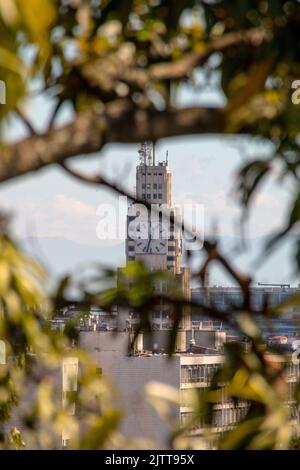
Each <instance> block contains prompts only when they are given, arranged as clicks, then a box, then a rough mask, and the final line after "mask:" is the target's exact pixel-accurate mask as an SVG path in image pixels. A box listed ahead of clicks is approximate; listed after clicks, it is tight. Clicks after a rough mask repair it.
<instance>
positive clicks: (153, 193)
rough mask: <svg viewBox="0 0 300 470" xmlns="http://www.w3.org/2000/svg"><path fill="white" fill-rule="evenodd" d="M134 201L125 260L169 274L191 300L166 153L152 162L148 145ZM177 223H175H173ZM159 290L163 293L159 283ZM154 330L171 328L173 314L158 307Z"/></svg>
mask: <svg viewBox="0 0 300 470" xmlns="http://www.w3.org/2000/svg"><path fill="white" fill-rule="evenodd" d="M136 198H137V200H138V201H139V203H133V204H132V205H131V206H130V207H129V208H128V216H127V234H128V236H127V239H126V261H127V263H129V262H131V261H141V262H142V263H143V264H144V265H145V266H146V267H147V269H149V270H153V271H160V270H162V271H169V272H171V273H173V274H174V275H175V277H176V278H177V279H178V284H179V285H180V289H181V290H182V292H183V293H184V295H185V297H186V298H187V299H189V298H190V271H189V269H187V268H183V267H182V238H181V230H180V228H181V227H180V220H181V219H180V211H179V209H178V208H177V207H173V206H172V173H171V170H170V168H169V166H168V154H167V155H166V159H165V160H163V161H158V162H156V161H155V149H154V146H153V145H152V144H151V143H148V142H146V143H143V144H142V145H141V147H140V150H139V163H138V165H137V167H136ZM176 221H177V223H176ZM159 284H160V285H159V286H157V289H158V291H160V292H165V290H166V288H167V287H166V286H165V285H164V283H163V282H162V281H161V282H160V283H159ZM152 320H153V325H154V326H155V328H156V329H168V328H170V327H171V325H172V313H171V312H170V311H169V309H168V306H167V305H161V306H160V308H159V309H156V310H155V311H154V312H153V315H152ZM181 323H182V324H181V327H182V329H189V328H190V325H191V321H190V315H189V313H188V311H187V309H184V312H183V320H182V322H181Z"/></svg>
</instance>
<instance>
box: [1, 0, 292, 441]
mask: <svg viewBox="0 0 300 470" xmlns="http://www.w3.org/2000/svg"><path fill="white" fill-rule="evenodd" d="M299 25H300V4H299V2H298V1H281V0H270V1H266V0H265V1H262V0H259V1H251V2H250V1H245V0H244V1H242V2H241V1H238V0H234V1H232V0H231V1H218V0H217V1H215V2H206V1H203V2H199V1H196V0H185V1H178V0H176V1H175V0H168V1H166V0H148V1H145V0H122V2H117V1H115V0H90V1H88V0H26V1H25V0H0V35H1V36H0V37H1V45H0V79H1V80H3V81H4V82H5V83H9V87H8V88H7V97H6V101H7V102H6V105H1V106H0V119H1V123H4V122H5V121H7V120H8V119H9V118H10V116H11V115H12V113H17V114H18V115H19V117H21V119H23V120H25V122H26V118H25V117H24V109H26V103H28V100H29V99H30V97H31V96H32V94H33V93H38V94H39V93H40V94H43V93H47V94H48V95H50V96H51V97H53V98H55V100H56V106H55V113H54V114H53V116H52V119H51V121H52V124H53V122H54V120H55V117H56V113H57V112H58V111H59V109H60V107H61V106H62V105H63V104H64V103H66V102H67V103H71V104H72V107H73V112H74V113H78V112H80V111H81V110H86V109H103V108H104V107H105V106H107V105H108V104H109V103H111V102H114V101H116V100H119V99H123V98H126V99H128V100H129V101H130V103H131V104H132V105H133V106H134V107H135V109H142V110H144V111H146V112H149V111H151V112H156V113H157V114H156V116H158V115H159V112H160V111H163V110H166V109H173V108H174V107H175V106H176V105H178V101H177V98H178V91H180V90H181V87H182V85H184V84H188V85H189V86H190V87H192V88H193V89H194V92H195V93H196V94H197V93H198V89H199V86H198V82H197V75H198V72H199V71H202V72H204V73H205V74H206V76H208V77H209V76H211V75H214V74H215V76H218V77H220V86H221V88H222V92H223V94H224V98H225V105H224V113H225V128H224V132H226V133H233V134H234V133H244V134H247V135H250V136H252V137H253V138H258V139H260V140H259V142H262V141H266V140H267V141H268V142H271V144H272V155H271V157H269V158H261V157H260V155H258V156H256V157H255V159H254V160H253V161H251V162H247V164H246V165H245V166H244V167H243V168H241V171H240V173H239V175H238V179H237V183H236V184H237V186H236V190H237V197H238V198H239V199H240V201H241V204H242V206H243V207H244V209H245V210H246V214H247V211H248V209H249V207H250V204H251V202H252V200H253V196H254V195H255V194H256V192H257V191H258V190H259V188H260V187H261V186H262V185H263V184H264V181H265V179H266V177H267V176H268V175H269V174H270V172H271V171H272V169H273V168H274V165H275V164H277V163H278V164H279V165H280V169H281V178H282V179H283V178H286V179H287V180H288V182H290V181H291V180H292V181H293V182H294V184H293V187H295V188H296V190H295V194H294V199H293V203H292V204H291V207H287V208H286V214H287V221H286V227H285V228H284V230H283V231H281V232H280V233H277V234H273V236H272V238H271V240H270V242H269V244H268V248H269V249H270V248H274V247H275V246H276V243H277V242H279V241H280V240H281V239H282V238H283V237H284V236H286V235H287V234H289V233H293V234H295V235H296V239H297V240H296V245H295V268H296V269H297V271H298V272H299V270H300V239H299V222H300V202H299V201H300V192H299V188H300V185H299V178H300V157H299V155H300V154H299V142H300V140H299V118H300V107H299V106H300V105H299V104H295V103H293V102H292V99H291V97H292V88H293V82H294V81H295V80H297V79H299V77H300V43H299V33H298V32H299ZM228 44H230V45H228ZM201 54H202V55H201ZM198 59H199V60H198ZM157 67H158V68H157ZM175 67H177V68H176V69H175ZM178 70H179V71H178ZM36 88H38V91H37V89H36ZM33 89H34V90H33ZM153 119H155V114H154V118H153ZM27 124H28V122H27ZM170 126H172V122H170ZM28 127H30V126H28ZM50 127H51V126H50ZM2 140H3V139H2ZM3 142H4V140H3ZM0 228H1V233H2V235H1V238H0V310H1V317H0V337H1V338H5V342H6V349H7V354H8V356H9V357H11V358H13V359H12V363H11V364H10V365H9V367H8V366H6V365H1V366H0V421H1V445H2V447H4V448H7V447H11V446H13V447H15V448H23V447H24V443H25V445H26V446H37V447H40V448H45V447H47V448H53V447H56V446H59V444H58V441H57V439H59V438H58V436H61V433H62V431H63V430H64V429H68V431H69V432H70V434H71V436H72V442H73V445H74V447H77V448H85V449H86V448H103V447H109V446H112V445H113V446H116V447H121V446H123V447H126V446H132V445H134V446H138V445H139V441H138V440H136V441H134V444H132V442H131V443H129V442H127V441H126V440H124V439H123V438H122V436H120V434H119V433H118V431H117V428H118V425H119V422H120V419H121V414H120V411H118V410H116V409H115V407H114V405H113V403H112V400H111V396H112V391H111V386H110V384H107V383H106V381H105V379H103V378H102V377H101V378H100V377H98V376H97V375H95V367H93V365H92V363H91V361H90V358H88V357H87V355H86V354H85V353H84V352H82V351H80V350H79V349H77V348H76V346H75V345H74V342H75V343H76V339H77V336H76V331H77V330H76V323H75V324H72V322H71V323H69V324H67V327H66V329H65V332H64V333H65V334H58V333H56V332H54V331H52V330H51V329H50V328H49V320H50V319H51V315H52V314H53V311H54V309H55V308H56V307H58V306H60V305H62V304H63V302H68V301H69V300H70V296H69V294H68V287H70V285H71V284H72V282H73V281H72V279H71V278H70V277H66V278H65V279H64V280H63V281H62V283H61V285H60V287H59V289H58V291H57V293H56V294H55V295H53V296H50V295H49V294H50V293H49V291H48V290H47V278H46V277H45V273H44V270H43V269H42V268H41V267H40V266H39V265H38V264H37V263H36V262H35V261H33V260H31V259H29V258H28V257H26V256H24V255H23V254H22V253H21V251H20V250H19V248H18V247H17V246H16V245H15V244H14V243H13V242H12V241H11V240H10V238H9V237H8V224H7V217H1V218H0ZM204 251H205V253H206V255H207V257H206V260H205V263H204V264H203V266H202V268H201V269H200V270H199V272H198V273H196V275H195V277H196V279H198V280H199V278H200V279H203V277H204V274H205V272H206V270H207V269H208V268H209V266H210V265H211V264H214V263H216V262H217V263H221V265H222V267H223V269H224V270H225V271H226V272H227V273H228V274H229V275H230V276H232V277H233V278H234V280H235V281H236V283H237V284H238V285H239V286H240V287H241V289H242V292H243V296H244V298H243V304H242V305H241V306H237V305H232V306H231V308H230V311H228V312H220V311H218V310H217V309H216V308H215V307H212V308H208V307H207V306H204V305H193V304H192V303H191V302H189V301H188V299H185V298H183V297H182V296H181V295H180V292H179V291H178V286H177V283H176V281H175V280H171V279H167V278H166V276H167V275H166V274H164V273H147V272H146V271H145V269H144V268H143V267H142V266H140V265H139V264H135V263H134V264H131V265H129V266H128V267H127V268H125V270H124V271H123V272H122V273H119V275H118V276H117V277H116V273H112V272H105V273H104V277H105V278H106V279H109V280H117V279H118V283H117V287H110V288H109V289H107V290H105V291H101V292H100V288H99V285H100V284H99V280H100V278H99V277H98V278H97V276H96V278H95V279H94V280H93V282H92V280H91V279H88V281H87V282H83V283H79V284H78V286H77V287H78V288H79V289H80V292H81V298H80V302H81V304H82V305H83V312H82V314H83V315H84V313H85V311H86V310H85V309H88V306H89V305H90V304H93V305H99V306H101V307H103V308H104V309H106V310H107V311H108V312H111V311H112V309H113V307H115V306H126V307H130V308H131V309H132V310H133V311H134V310H136V311H138V312H139V313H141V314H142V315H141V324H140V330H144V329H149V328H150V319H149V314H150V311H151V309H152V308H153V306H154V305H155V303H156V302H159V301H160V299H163V300H164V301H168V302H169V303H170V306H172V309H173V313H174V328H173V330H172V331H171V334H170V345H169V352H171V351H172V350H173V349H174V344H175V341H174V339H175V337H176V332H177V330H178V327H179V325H180V319H181V318H180V317H181V312H182V309H183V307H184V306H186V305H187V304H189V307H190V308H191V310H192V311H193V309H198V310H199V309H200V310H201V309H202V311H203V312H204V313H205V314H208V315H211V316H212V317H213V318H216V319H222V320H223V321H226V322H229V323H230V324H231V326H234V327H235V328H237V329H238V330H239V332H240V333H241V334H242V335H244V336H245V337H247V338H248V340H249V343H250V344H251V350H250V352H245V351H244V350H242V349H240V348H239V347H238V346H237V345H227V346H226V349H225V357H226V361H225V364H224V367H222V368H221V369H220V371H219V372H218V374H217V375H216V377H215V378H214V381H213V384H212V387H211V388H210V389H209V390H208V391H207V393H205V394H204V395H203V396H202V395H201V397H200V396H198V395H196V396H195V397H193V400H194V401H193V403H194V407H195V419H196V418H199V417H201V419H202V417H203V419H205V422H206V423H207V426H206V429H205V437H207V436H210V426H209V423H210V421H211V418H212V416H213V410H214V407H215V406H216V403H218V401H219V399H220V393H221V390H222V387H223V386H224V385H222V384H224V383H226V393H227V394H228V396H229V397H230V398H232V400H247V402H248V403H249V408H248V411H247V414H246V416H245V417H244V418H243V419H242V420H241V422H240V424H239V425H238V426H237V427H236V428H235V429H233V430H229V431H228V433H226V434H225V435H224V436H222V438H221V440H220V442H219V443H218V445H219V447H220V448H226V449H229V448H230V449H240V448H247V449H253V448H257V449H278V448H288V447H289V445H291V446H292V447H294V448H295V447H297V445H298V444H297V442H296V440H294V441H293V439H292V440H291V428H290V426H289V417H288V414H287V411H286V407H285V401H286V398H287V390H286V381H285V377H284V375H285V366H284V364H285V362H286V361H288V358H286V357H285V356H282V366H280V367H279V368H278V367H277V368H276V367H275V366H274V365H272V364H271V363H270V361H269V356H268V354H267V352H266V349H265V346H264V343H263V340H262V337H261V332H260V331H259V328H258V325H257V323H256V321H255V319H254V316H253V312H254V307H253V305H252V303H251V299H250V295H249V286H250V279H248V277H247V276H245V275H243V274H241V273H239V272H236V271H235V270H234V268H233V267H232V266H231V263H230V260H226V259H225V258H224V257H223V255H222V254H221V253H219V250H218V246H217V244H216V243H211V242H210V243H207V244H205V246H204ZM162 278H164V280H165V281H166V282H167V283H168V284H169V286H170V288H169V290H168V292H166V293H165V294H162V293H157V292H156V290H155V283H156V282H158V281H160V280H162ZM91 286H93V288H92V289H91ZM49 297H51V298H52V301H50V300H49ZM293 302H294V304H295V305H299V298H296V299H294V300H293ZM285 307H286V305H282V306H279V307H277V308H276V309H273V308H272V307H270V305H269V304H268V302H267V301H266V305H265V307H264V309H263V311H262V312H259V313H260V314H261V315H263V316H264V317H265V318H270V317H272V315H279V314H280V313H281V312H282V311H283V310H284V308H285ZM70 354H71V355H72V356H76V357H78V358H79V359H80V364H81V369H82V370H81V374H80V388H79V391H78V393H76V399H75V398H74V397H73V398H72V399H71V403H69V404H67V407H66V409H64V408H62V407H61V405H60V404H59V403H55V396H56V395H55V389H56V384H55V380H54V379H53V380H52V374H51V372H53V373H54V371H55V370H57V368H58V367H60V366H61V361H62V358H63V357H68V356H69V355H70ZM54 375H55V374H54ZM32 382H33V383H34V384H35V390H36V393H35V394H33V396H32V404H31V406H30V407H28V405H27V406H26V413H25V414H24V428H25V431H24V436H23V432H22V433H21V434H20V432H19V430H18V429H16V428H15V427H12V428H11V429H9V430H7V429H6V428H5V421H9V420H10V418H11V417H12V414H13V410H14V408H15V407H16V406H18V409H19V408H20V409H22V397H23V396H24V395H26V393H25V391H26V387H28V386H29V384H30V383H32ZM220 384H221V385H220ZM147 393H148V394H149V397H150V401H151V402H152V403H153V404H154V403H156V404H155V405H154V406H155V407H156V409H157V411H159V412H160V413H162V415H164V417H165V419H171V417H172V413H171V412H169V406H172V404H174V403H175V402H176V400H177V399H178V397H177V398H176V393H172V392H171V391H170V390H166V389H165V388H163V387H159V386H158V385H157V384H152V388H151V387H150V389H149V390H147ZM27 394H28V391H27ZM95 394H96V395H98V396H99V397H101V400H100V401H101V412H100V411H99V409H97V407H96V409H95V407H94V406H92V407H91V396H95ZM155 397H156V398H157V399H158V402H157V401H156V402H155ZM164 397H165V400H164V399H163V398H164ZM74 399H75V400H76V406H78V407H79V409H80V420H81V422H82V423H84V424H83V425H82V426H81V427H80V428H81V429H83V430H84V431H83V435H81V433H80V432H79V425H78V417H77V416H76V415H74V416H73V415H72V414H70V412H69V411H70V410H69V407H72V404H73V402H74ZM295 401H296V402H297V403H298V401H299V396H298V395H297V394H296V396H295ZM54 403H55V405H54ZM170 403H171V404H170ZM191 424H192V423H191ZM174 426H175V425H174V422H172V423H171V430H172V436H171V439H172V445H174V446H175V447H176V446H177V447H191V446H193V445H197V441H195V440H194V441H193V443H192V442H191V441H190V440H189V439H188V438H187V437H186V429H181V428H179V429H176V430H175V429H174ZM2 428H3V432H2ZM298 432H299V430H298ZM294 439H295V438H294ZM195 443H196V444H195ZM199 445H200V444H199Z"/></svg>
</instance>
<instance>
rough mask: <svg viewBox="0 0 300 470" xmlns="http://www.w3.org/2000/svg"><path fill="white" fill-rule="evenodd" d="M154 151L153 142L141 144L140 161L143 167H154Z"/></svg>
mask: <svg viewBox="0 0 300 470" xmlns="http://www.w3.org/2000/svg"><path fill="white" fill-rule="evenodd" d="M152 149H154V146H153V144H152V142H143V143H142V144H141V146H140V149H139V150H138V153H139V161H140V164H141V165H145V166H147V165H149V166H151V165H152V163H153V157H152Z"/></svg>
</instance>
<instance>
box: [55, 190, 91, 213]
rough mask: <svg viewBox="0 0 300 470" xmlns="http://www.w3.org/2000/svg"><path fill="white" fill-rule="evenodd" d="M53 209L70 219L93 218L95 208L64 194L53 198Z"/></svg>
mask: <svg viewBox="0 0 300 470" xmlns="http://www.w3.org/2000/svg"><path fill="white" fill-rule="evenodd" d="M54 208H55V209H56V210H57V211H58V213H63V214H66V215H70V216H72V217H84V218H86V217H95V207H93V206H91V205H89V204H85V203H84V202H81V201H79V200H78V199H74V198H72V197H68V196H65V195H64V194H57V195H56V196H55V201H54Z"/></svg>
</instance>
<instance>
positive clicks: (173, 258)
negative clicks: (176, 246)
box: [167, 256, 175, 261]
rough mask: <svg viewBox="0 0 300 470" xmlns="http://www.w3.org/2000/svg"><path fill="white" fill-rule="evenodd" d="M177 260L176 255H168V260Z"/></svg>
mask: <svg viewBox="0 0 300 470" xmlns="http://www.w3.org/2000/svg"><path fill="white" fill-rule="evenodd" d="M174 260H175V256H167V261H174Z"/></svg>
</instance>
